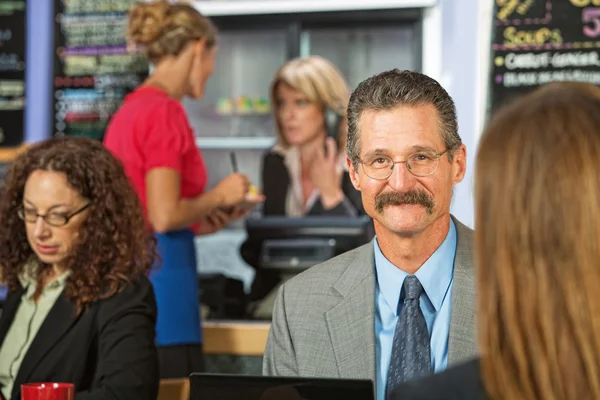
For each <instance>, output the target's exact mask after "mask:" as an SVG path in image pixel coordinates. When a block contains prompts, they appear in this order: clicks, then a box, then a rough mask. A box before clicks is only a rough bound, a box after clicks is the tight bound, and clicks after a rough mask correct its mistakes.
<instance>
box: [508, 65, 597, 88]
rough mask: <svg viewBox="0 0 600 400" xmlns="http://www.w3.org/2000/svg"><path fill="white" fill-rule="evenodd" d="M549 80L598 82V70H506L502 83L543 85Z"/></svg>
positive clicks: (517, 85) (511, 85) (516, 85)
mask: <svg viewBox="0 0 600 400" xmlns="http://www.w3.org/2000/svg"><path fill="white" fill-rule="evenodd" d="M551 82H586V83H591V84H594V85H598V84H600V71H584V70H580V69H575V70H562V71H541V72H506V73H505V74H504V76H503V79H502V83H501V85H503V86H504V87H527V86H538V85H544V84H546V83H551Z"/></svg>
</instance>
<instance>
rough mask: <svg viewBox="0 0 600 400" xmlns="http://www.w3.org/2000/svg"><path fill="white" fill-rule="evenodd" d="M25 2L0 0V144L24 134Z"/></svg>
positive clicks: (13, 141) (6, 144) (14, 143)
mask: <svg viewBox="0 0 600 400" xmlns="http://www.w3.org/2000/svg"><path fill="white" fill-rule="evenodd" d="M25 3H26V1H25V0H20V1H6V0H0V147H13V146H18V145H19V144H21V142H22V141H23V137H24V130H23V129H24V119H25V29H26V28H25Z"/></svg>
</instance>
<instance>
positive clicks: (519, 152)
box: [475, 83, 600, 400]
mask: <svg viewBox="0 0 600 400" xmlns="http://www.w3.org/2000/svg"><path fill="white" fill-rule="evenodd" d="M599 110H600V89H598V88H596V87H594V86H592V85H587V84H580V83H579V84H578V83H561V84H551V85H548V86H545V87H542V88H541V89H538V90H536V91H535V92H533V93H531V94H529V95H527V96H524V97H522V98H520V99H519V100H517V101H516V102H514V103H512V104H511V105H509V106H508V107H506V108H504V109H503V110H502V111H500V112H499V113H498V114H497V115H496V116H495V117H494V118H493V119H492V121H491V123H490V125H489V127H488V128H487V129H486V131H485V133H484V135H483V137H482V139H481V144H480V149H479V153H478V155H477V170H476V179H475V184H476V190H475V198H476V202H475V207H476V243H475V244H476V264H477V275H478V276H477V285H478V287H477V290H478V294H477V296H478V325H479V344H480V349H481V354H482V359H481V368H482V378H483V383H484V386H485V389H486V391H487V393H488V394H489V396H490V397H491V398H492V399H496V400H499V399H525V400H530V399H531V400H533V399H536V400H537V399H565V400H566V399H598V398H600V267H599V265H598V263H599V262H600V261H599V260H600V207H599V206H598V205H599V204H600V169H599V168H598V166H599V165H600V112H599Z"/></svg>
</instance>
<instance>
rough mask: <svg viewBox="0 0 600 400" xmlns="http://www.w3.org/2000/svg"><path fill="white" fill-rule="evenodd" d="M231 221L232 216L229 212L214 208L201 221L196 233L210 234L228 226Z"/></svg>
mask: <svg viewBox="0 0 600 400" xmlns="http://www.w3.org/2000/svg"><path fill="white" fill-rule="evenodd" d="M229 222H230V218H229V215H228V213H227V212H225V211H223V210H219V209H217V210H214V211H213V212H211V213H210V214H208V215H207V216H206V217H204V218H203V219H202V220H201V221H200V222H199V226H198V230H197V231H196V234H197V235H210V234H213V233H216V232H218V231H220V230H221V229H223V228H224V227H226V226H227V225H228V224H229Z"/></svg>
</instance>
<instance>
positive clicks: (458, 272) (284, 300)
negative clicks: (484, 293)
mask: <svg viewBox="0 0 600 400" xmlns="http://www.w3.org/2000/svg"><path fill="white" fill-rule="evenodd" d="M454 223H455V224H456V230H457V246H456V258H455V260H454V282H453V287H452V305H451V317H450V338H449V343H448V364H449V366H451V365H455V364H460V363H461V362H463V361H467V360H470V359H472V358H474V357H476V356H477V343H476V328H475V310H474V308H475V276H474V275H475V274H474V267H473V255H472V253H473V243H472V241H473V231H472V230H471V229H469V228H467V227H466V226H464V225H463V224H461V223H460V222H458V221H457V220H456V219H454ZM375 285H376V275H375V258H374V253H373V243H369V244H366V245H364V246H361V247H359V248H357V249H355V250H352V251H349V252H348V253H345V254H342V255H340V256H338V257H336V258H333V259H331V260H329V261H327V262H325V263H322V264H319V265H316V266H314V267H312V268H310V269H309V270H307V271H305V272H303V273H301V274H299V275H298V276H296V277H294V278H293V279H291V280H290V281H288V282H286V283H285V284H284V285H283V286H282V287H281V289H280V290H279V293H278V295H277V300H276V301H275V309H274V311H273V322H272V324H271V329H270V331H269V337H268V340H267V347H266V349H265V354H264V360H263V374H265V375H279V376H303V377H328V378H347V379H370V380H372V381H373V382H376V380H375V374H376V365H375V364H376V360H375Z"/></svg>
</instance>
